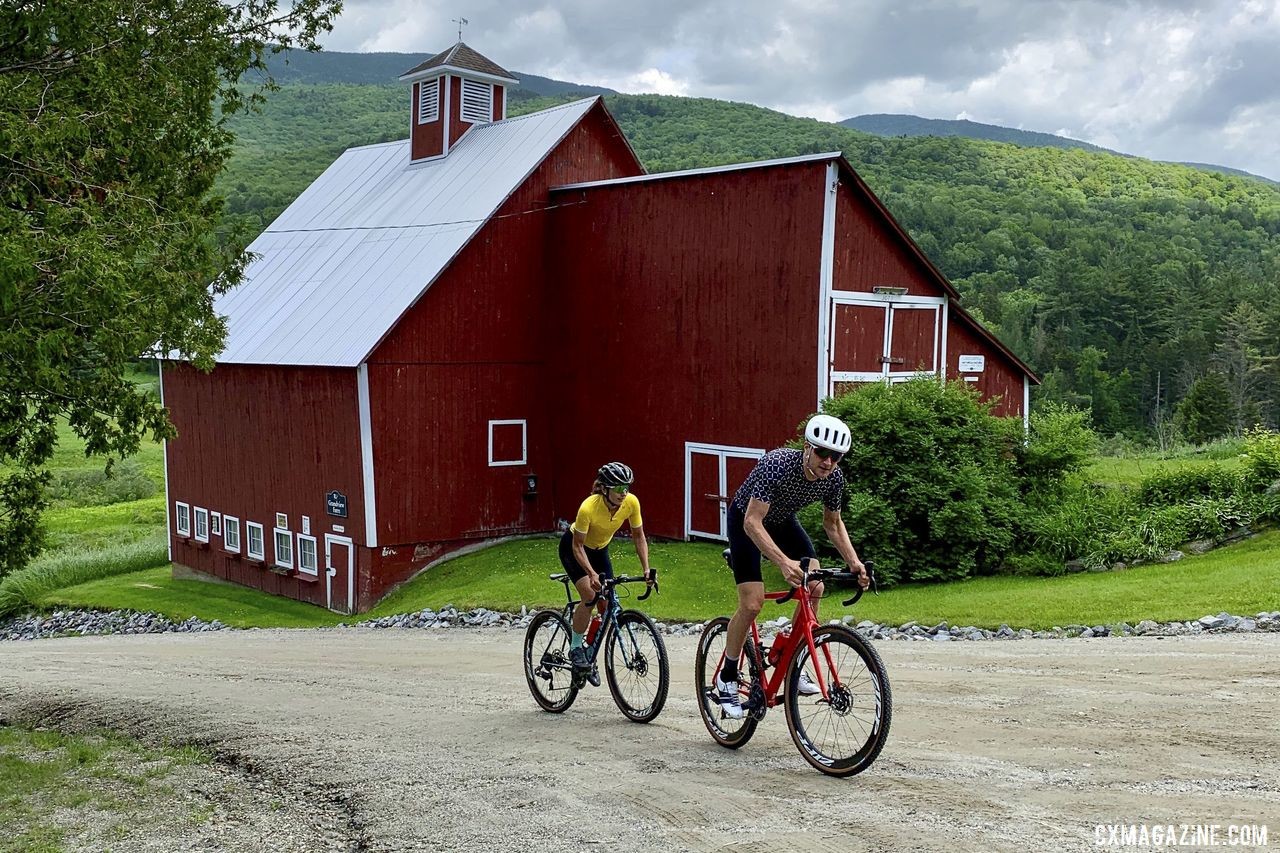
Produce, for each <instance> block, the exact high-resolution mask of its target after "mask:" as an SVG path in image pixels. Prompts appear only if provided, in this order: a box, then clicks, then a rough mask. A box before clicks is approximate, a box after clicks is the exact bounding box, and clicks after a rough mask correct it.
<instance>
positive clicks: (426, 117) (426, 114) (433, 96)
mask: <svg viewBox="0 0 1280 853" xmlns="http://www.w3.org/2000/svg"><path fill="white" fill-rule="evenodd" d="M438 118H440V78H439V77H437V78H436V79H434V80H423V81H422V82H421V83H419V84H418V124H429V123H430V122H433V121H435V120H436V119H438Z"/></svg>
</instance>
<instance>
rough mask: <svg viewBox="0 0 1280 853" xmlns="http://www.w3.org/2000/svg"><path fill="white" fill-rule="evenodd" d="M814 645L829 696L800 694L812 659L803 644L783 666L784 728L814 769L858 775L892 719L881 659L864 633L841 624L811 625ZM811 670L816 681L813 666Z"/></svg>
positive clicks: (869, 761)
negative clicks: (802, 678) (784, 694)
mask: <svg viewBox="0 0 1280 853" xmlns="http://www.w3.org/2000/svg"><path fill="white" fill-rule="evenodd" d="M813 645H814V648H815V649H816V650H817V656H816V664H817V666H818V667H819V668H820V669H821V674H822V681H823V683H824V684H826V685H827V689H828V694H829V695H830V697H831V699H830V701H828V700H827V699H824V698H823V697H822V696H821V695H817V696H801V695H800V673H801V672H802V671H804V669H805V667H806V664H808V663H809V661H810V657H809V650H808V648H806V647H805V646H801V647H800V648H798V649H797V650H796V653H795V655H794V656H793V657H792V659H791V665H790V667H789V668H788V670H787V680H786V696H785V704H786V709H787V729H788V730H790V732H791V738H792V740H794V741H795V744H796V748H797V749H798V750H800V754H801V755H802V756H804V759H805V760H806V761H808V762H809V764H810V765H811V766H813V768H814V769H816V770H819V771H821V772H822V773H825V774H827V775H828V776H852V775H854V774H856V773H861V772H862V771H863V770H866V769H867V768H868V767H870V766H871V764H872V762H874V761H875V760H876V758H877V757H878V756H879V755H880V751H881V750H882V749H884V745H885V741H886V740H888V737H889V723H890V722H891V721H892V719H893V695H892V692H891V690H890V688H889V676H888V674H887V673H886V672H885V668H884V661H882V660H881V659H880V654H879V653H878V652H877V651H876V650H875V648H874V647H872V645H871V644H870V643H869V642H867V641H866V640H865V639H863V638H862V635H860V634H859V633H857V632H856V631H853V630H850V629H849V628H845V627H843V626H840V625H827V626H824V627H822V628H818V629H815V630H814V632H813ZM832 664H834V671H833V670H832V666H831V665H832ZM809 671H810V675H809V678H810V680H812V681H813V683H814V684H817V683H818V680H817V679H816V678H815V677H814V674H813V666H812V665H810V666H809ZM837 673H838V678H837V677H835V676H836V674H837Z"/></svg>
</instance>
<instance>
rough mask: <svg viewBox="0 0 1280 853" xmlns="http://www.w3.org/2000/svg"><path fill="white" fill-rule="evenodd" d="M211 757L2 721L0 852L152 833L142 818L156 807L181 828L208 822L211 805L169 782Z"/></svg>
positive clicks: (102, 843)
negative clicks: (178, 791) (181, 793)
mask: <svg viewBox="0 0 1280 853" xmlns="http://www.w3.org/2000/svg"><path fill="white" fill-rule="evenodd" d="M209 761H210V758H209V756H208V755H206V754H204V753H202V752H200V751H198V750H195V749H190V748H181V749H177V748H175V749H162V750H157V749H151V748H148V747H144V746H142V745H140V744H138V743H135V742H133V741H131V740H128V739H126V738H122V737H119V736H116V735H113V734H107V733H101V734H87V735H65V734H61V733H58V732H51V731H32V730H28V729H22V728H16V727H11V726H0V853H9V851H13V853H19V851H21V853H56V851H62V850H66V849H77V850H80V849H99V850H107V849H111V848H112V847H113V846H115V845H121V844H126V843H127V842H128V840H129V839H130V838H135V836H136V835H137V834H138V832H139V830H140V829H142V830H144V831H153V827H149V826H146V822H145V821H142V822H140V821H139V817H140V816H141V815H143V814H145V813H147V812H148V811H151V810H154V811H157V812H162V813H163V814H164V815H165V818H164V820H165V821H166V822H169V823H174V824H179V825H180V824H184V823H188V824H189V823H195V822H200V821H203V820H207V819H208V817H209V814H210V813H211V812H210V810H209V809H208V808H206V807H203V806H200V805H199V804H197V803H195V802H193V801H192V800H191V798H190V797H178V796H175V794H176V792H175V790H174V787H173V786H172V785H171V784H170V781H169V779H170V777H171V775H172V774H173V773H174V772H175V771H177V770H179V769H180V768H182V767H186V766H189V765H194V764H207V763H209ZM140 824H141V825H140ZM176 837H177V836H176V835H175V838H176ZM135 840H136V838H135Z"/></svg>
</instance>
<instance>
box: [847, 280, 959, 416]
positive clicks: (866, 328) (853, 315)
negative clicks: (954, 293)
mask: <svg viewBox="0 0 1280 853" xmlns="http://www.w3.org/2000/svg"><path fill="white" fill-rule="evenodd" d="M946 315H947V302H946V299H945V298H939V297H926V296H915V297H913V296H893V297H884V296H879V295H875V294H867V293H858V294H854V293H851V292H844V291H842V292H840V293H838V294H836V295H833V296H832V297H831V302H830V310H829V312H828V317H829V322H830V324H831V326H830V329H828V334H827V352H826V353H824V356H823V357H824V358H825V359H826V364H827V368H828V370H827V378H828V383H827V389H826V391H827V395H828V396H832V395H834V394H836V393H837V392H838V391H839V390H840V388H841V386H843V385H845V384H846V383H858V382H901V381H904V380H907V379H911V378H914V377H916V376H921V375H926V376H928V375H936V376H942V375H943V370H942V366H943V353H944V352H945V351H946V324H947V319H946Z"/></svg>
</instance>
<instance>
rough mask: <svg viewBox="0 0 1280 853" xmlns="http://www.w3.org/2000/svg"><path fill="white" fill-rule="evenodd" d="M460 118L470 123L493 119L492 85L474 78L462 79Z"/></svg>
mask: <svg viewBox="0 0 1280 853" xmlns="http://www.w3.org/2000/svg"><path fill="white" fill-rule="evenodd" d="M462 120H463V121H469V122H471V123H472V124H486V123H488V122H491V121H493V86H491V85H490V84H488V83H480V82H478V81H476V80H463V81H462Z"/></svg>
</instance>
